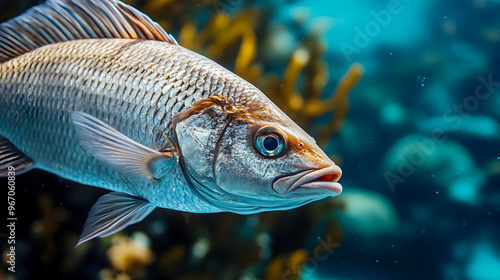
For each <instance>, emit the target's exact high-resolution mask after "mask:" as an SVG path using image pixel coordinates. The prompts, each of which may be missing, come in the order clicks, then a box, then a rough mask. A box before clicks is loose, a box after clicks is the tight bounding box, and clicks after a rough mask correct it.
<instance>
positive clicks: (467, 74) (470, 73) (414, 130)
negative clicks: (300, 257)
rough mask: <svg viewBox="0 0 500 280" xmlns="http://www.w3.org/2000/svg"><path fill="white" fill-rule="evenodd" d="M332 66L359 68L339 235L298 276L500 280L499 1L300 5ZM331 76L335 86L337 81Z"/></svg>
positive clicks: (340, 139) (345, 141) (295, 9)
mask: <svg viewBox="0 0 500 280" xmlns="http://www.w3.org/2000/svg"><path fill="white" fill-rule="evenodd" d="M294 13H306V14H307V18H308V19H307V20H308V24H309V25H310V26H311V28H314V26H318V25H322V24H324V25H328V28H327V29H326V32H325V35H324V40H325V42H326V44H327V46H328V56H329V58H330V60H329V61H330V62H331V63H330V66H329V67H330V69H331V70H330V71H331V73H339V72H341V70H339V69H345V68H346V67H347V66H348V65H349V64H350V63H352V62H359V63H361V64H362V65H363V66H364V67H365V70H366V72H365V76H364V78H363V81H362V83H361V84H360V85H359V86H358V87H357V88H356V90H355V91H354V92H353V93H352V95H351V105H352V109H351V111H350V113H349V115H348V118H347V121H346V124H345V127H344V129H343V130H342V131H341V132H340V135H337V136H334V137H333V139H332V141H331V144H332V147H333V148H332V150H334V151H336V152H338V153H339V154H340V155H342V157H343V160H344V162H343V165H342V168H343V171H344V176H343V177H342V182H343V185H344V190H345V191H344V193H343V194H342V195H341V197H340V199H344V200H345V201H347V205H348V208H347V209H348V210H347V211H344V212H343V213H340V214H339V217H340V220H341V224H342V225H343V226H344V230H345V235H346V238H345V241H344V242H343V244H342V246H341V247H340V248H338V249H336V250H335V253H333V254H332V255H331V256H330V257H329V258H328V259H326V260H325V261H323V262H319V264H318V266H317V267H313V268H314V269H312V268H311V269H309V270H310V271H309V272H310V273H309V274H307V276H305V279H500V264H499V262H500V241H499V240H498V233H499V232H500V160H499V155H500V123H499V120H500V109H499V108H500V107H499V105H500V68H499V67H498V65H499V62H500V53H499V52H498V48H499V46H500V3H499V2H498V1H486V0H484V1H481V0H478V1H409V0H407V1H403V0H402V1H375V0H372V1H370V0H365V1H342V2H339V1H319V0H317V1H298V2H295V3H293V4H292V5H290V6H289V9H287V10H284V11H282V13H281V16H282V17H283V18H287V17H293V15H294ZM333 86H334V84H333V85H332V87H333Z"/></svg>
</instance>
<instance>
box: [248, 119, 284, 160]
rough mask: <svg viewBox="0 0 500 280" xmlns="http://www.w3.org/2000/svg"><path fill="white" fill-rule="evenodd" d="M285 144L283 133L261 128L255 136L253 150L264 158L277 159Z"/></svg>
mask: <svg viewBox="0 0 500 280" xmlns="http://www.w3.org/2000/svg"><path fill="white" fill-rule="evenodd" d="M286 145H287V143H286V138H285V136H284V133H282V132H281V131H279V130H278V129H276V128H274V127H269V126H266V127H262V128H260V129H259V130H258V131H257V133H256V134H255V148H256V149H257V151H258V152H259V153H260V154H261V155H263V156H265V157H269V158H271V157H278V156H280V155H281V154H282V153H283V151H284V150H285V147H286Z"/></svg>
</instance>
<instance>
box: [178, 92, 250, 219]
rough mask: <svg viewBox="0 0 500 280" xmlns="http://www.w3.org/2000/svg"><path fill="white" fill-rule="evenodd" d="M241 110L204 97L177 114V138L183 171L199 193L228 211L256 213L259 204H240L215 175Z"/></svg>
mask: <svg viewBox="0 0 500 280" xmlns="http://www.w3.org/2000/svg"><path fill="white" fill-rule="evenodd" d="M240 113H242V111H241V110H240V109H237V108H235V107H234V106H233V105H231V104H230V103H228V102H226V101H225V100H223V99H222V98H220V97H217V96H212V97H208V98H204V99H202V100H200V101H198V102H196V103H194V104H193V105H192V106H191V107H190V108H189V109H187V110H185V111H183V112H181V113H179V114H177V115H175V116H173V118H172V126H173V134H174V135H173V136H174V137H173V138H174V142H175V145H176V150H177V151H178V155H179V163H180V166H181V168H182V172H183V173H184V177H185V178H186V181H187V183H188V184H189V185H190V187H191V188H192V190H193V191H194V192H195V193H197V194H198V195H199V196H200V197H201V198H202V199H205V200H206V201H208V202H209V203H211V204H212V205H214V206H217V207H219V208H220V209H222V210H224V211H231V212H235V213H240V214H244V213H255V212H256V210H257V208H258V207H255V206H249V205H248V204H246V203H243V202H241V203H240V202H239V201H238V198H237V197H235V196H234V195H232V194H230V193H228V192H227V191H225V190H223V189H222V188H220V187H219V186H218V185H217V182H216V181H217V180H216V177H215V176H216V175H215V167H216V161H217V155H218V153H219V148H220V143H221V141H222V140H223V138H224V134H225V131H226V129H227V127H228V126H229V124H230V123H231V121H233V120H234V118H235V116H237V115H239V114H240ZM228 201H230V202H228Z"/></svg>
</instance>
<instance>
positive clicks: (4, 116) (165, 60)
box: [0, 39, 257, 197]
mask: <svg viewBox="0 0 500 280" xmlns="http://www.w3.org/2000/svg"><path fill="white" fill-rule="evenodd" d="M131 42H133V44H134V45H144V46H141V48H145V49H148V50H150V51H148V52H137V51H135V50H132V49H129V48H127V46H130V45H131ZM61 45H63V46H61ZM89 50H93V51H89ZM132 52H133V54H134V55H132ZM96 56H99V57H101V59H100V60H96V59H95V57H96ZM190 60H196V61H197V63H198V64H203V63H204V60H205V58H203V57H201V56H198V55H196V56H194V57H193V53H191V52H190V51H188V50H184V49H181V48H180V47H178V46H175V45H170V44H165V43H163V42H156V41H139V42H136V41H135V40H130V39H106V40H102V39H87V40H77V41H69V42H63V43H57V44H53V45H47V46H44V47H41V48H38V49H36V50H34V51H31V52H29V53H27V54H24V55H21V56H19V57H16V58H14V59H11V60H9V61H7V62H4V63H2V64H0V72H1V73H2V75H1V78H0V106H1V107H2V111H1V113H0V135H3V136H4V137H6V138H7V139H9V140H10V141H11V142H12V143H13V144H14V146H16V147H20V148H19V149H20V150H21V151H22V152H24V153H26V154H29V155H30V157H31V158H32V159H33V161H34V162H35V163H36V165H37V167H39V168H41V169H44V170H47V171H49V172H55V171H56V170H57V172H58V174H59V175H60V176H61V177H64V178H67V179H70V180H71V179H73V180H74V179H75V178H76V177H81V176H83V177H84V178H86V179H84V181H83V183H86V184H91V185H92V184H96V183H99V184H101V185H102V184H104V185H105V186H107V188H108V189H110V190H116V189H117V185H118V182H119V181H120V188H125V189H126V190H127V191H128V192H129V193H131V194H134V195H140V194H141V193H140V190H137V189H136V188H134V184H133V183H131V184H130V185H129V186H123V184H122V183H121V180H123V178H122V177H123V176H121V175H119V174H116V172H113V171H109V170H107V169H108V168H107V167H105V166H103V165H102V164H100V163H99V162H98V161H97V160H95V159H94V158H92V157H91V156H89V155H88V154H87V153H86V151H85V150H83V148H82V147H81V146H80V144H79V142H78V139H77V138H76V135H75V134H74V130H73V128H72V125H71V123H70V118H69V112H71V111H85V112H88V113H89V114H92V115H95V116H96V117H97V118H99V119H101V120H103V121H104V122H106V123H108V124H109V125H110V126H112V127H114V128H115V129H117V130H118V131H120V132H122V133H124V134H125V135H127V136H129V137H130V138H132V139H133V140H135V141H137V142H139V143H141V144H143V145H146V146H148V147H152V148H154V149H159V148H161V147H163V146H165V145H167V143H168V141H170V139H168V138H166V137H167V136H169V135H168V133H169V131H170V128H169V127H168V126H167V125H168V123H169V121H170V118H171V117H172V115H173V114H175V113H177V112H179V111H181V110H183V109H184V108H186V107H188V106H190V105H191V104H192V103H194V102H195V101H196V100H197V99H199V98H205V97H208V96H209V95H210V94H217V93H218V92H227V91H228V90H229V89H228V86H225V84H229V85H231V84H233V83H230V82H228V81H230V80H231V76H230V75H226V76H224V74H226V73H228V72H227V70H225V69H223V68H222V67H220V66H218V65H215V66H214V65H213V63H211V64H212V65H210V66H208V65H207V66H206V68H210V69H211V72H206V73H205V75H204V76H201V75H197V74H196V73H194V72H191V73H190V75H187V74H186V73H185V72H187V71H188V69H189V66H186V67H185V71H184V74H183V75H177V73H175V71H174V72H173V73H172V70H171V69H170V68H169V66H172V67H174V69H175V68H181V67H182V65H194V64H195V63H194V62H192V63H189V61H190ZM183 61H187V62H188V63H186V62H183ZM49 66H50V67H49ZM139 69H143V71H140V70H139ZM160 70H162V71H163V73H162V72H159V71H160ZM190 71H192V70H190ZM27 73H29V74H27ZM210 73H214V75H213V78H211V77H210ZM207 83H208V84H210V85H211V88H212V90H211V91H210V90H207V89H206V88H198V86H200V85H206V84H207ZM157 84H161V85H162V86H161V90H159V91H157V92H153V91H148V90H147V89H151V88H153V89H155V88H157V89H159V88H158V87H156V85H157ZM115 89H118V90H115ZM214 89H215V90H214ZM249 89H250V93H251V92H256V91H257V90H256V89H253V91H252V88H250V87H249ZM247 93H248V91H247ZM233 94H238V92H236V91H235V92H234V93H233ZM194 95H196V98H194ZM224 95H227V93H225V94H224ZM155 99H156V100H158V101H159V102H155V101H154V100H155ZM8 104H12V105H14V106H9V105H8ZM4 108H5V109H4ZM16 108H17V109H16ZM36 108H39V109H40V110H37V109H36ZM41 108H43V110H41ZM28 112H30V113H28ZM153 113H154V114H155V115H156V117H155V118H152V114H153ZM23 120H28V121H23ZM19 130H21V131H25V132H26V133H24V134H18V133H15V131H19ZM69 147H70V148H69ZM68 151H71V152H68ZM173 161H174V160H173ZM78 166H84V167H85V170H84V171H79V172H76V173H75V172H74V169H75V168H76V167H78ZM103 175H104V176H103ZM182 189H183V188H182V187H181V186H178V187H177V192H179V190H182ZM165 196H166V194H163V195H162V197H165Z"/></svg>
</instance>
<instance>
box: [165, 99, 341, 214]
mask: <svg viewBox="0 0 500 280" xmlns="http://www.w3.org/2000/svg"><path fill="white" fill-rule="evenodd" d="M208 99H210V100H204V101H202V102H198V103H195V104H194V105H193V106H192V107H191V108H190V109H189V110H186V111H185V112H183V113H181V114H179V115H178V116H175V117H174V118H173V124H174V126H173V127H174V129H173V132H174V134H175V135H174V139H175V142H176V147H177V150H178V155H179V163H180V165H181V167H182V170H183V172H184V175H185V178H186V180H187V182H188V184H189V185H190V186H191V188H192V189H193V191H194V192H195V193H197V194H198V195H200V197H202V198H203V199H205V200H207V201H208V202H209V203H211V204H212V205H214V206H217V207H219V208H221V209H222V210H224V211H229V212H234V213H239V214H252V213H258V212H263V211H274V210H287V209H291V208H296V207H299V206H301V205H304V204H307V203H309V202H312V201H315V200H319V199H322V198H325V197H329V196H336V195H339V194H340V193H341V192H342V186H341V185H340V184H339V183H338V182H337V181H338V179H339V178H340V176H341V175H342V171H341V169H340V168H339V167H338V166H337V165H336V164H335V163H334V162H333V161H332V160H331V159H330V158H329V157H328V156H327V155H326V154H325V153H324V152H323V151H322V150H321V149H320V148H319V147H318V146H317V145H316V143H315V142H314V140H313V139H312V138H311V137H310V136H309V135H308V134H307V133H306V132H304V131H303V130H302V129H301V128H300V127H299V126H297V125H296V124H295V123H294V122H293V121H292V120H290V119H289V118H288V117H287V116H286V115H285V114H284V113H283V112H281V110H279V109H278V108H277V107H275V106H274V104H272V105H273V106H272V107H271V108H267V109H266V110H264V111H262V110H252V109H248V108H246V109H244V110H243V109H238V108H236V107H234V106H233V105H231V104H230V103H227V102H225V101H224V100H222V99H220V98H218V97H211V98H208ZM214 104H215V105H214ZM269 110H271V111H269Z"/></svg>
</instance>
